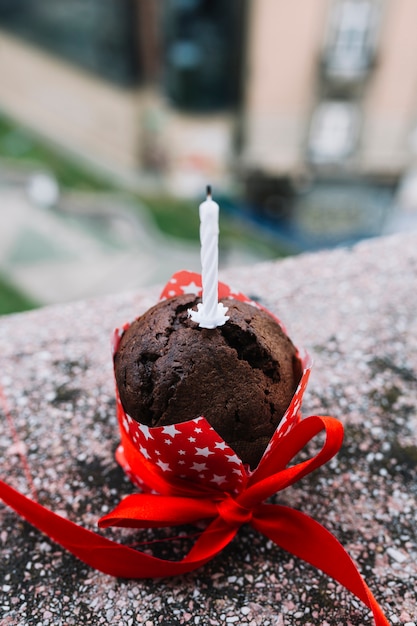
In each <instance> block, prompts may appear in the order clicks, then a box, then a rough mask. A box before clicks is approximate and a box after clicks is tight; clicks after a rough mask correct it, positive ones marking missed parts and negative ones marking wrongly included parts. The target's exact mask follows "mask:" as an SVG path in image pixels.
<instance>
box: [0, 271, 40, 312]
mask: <svg viewBox="0 0 417 626" xmlns="http://www.w3.org/2000/svg"><path fill="white" fill-rule="evenodd" d="M38 306H39V303H37V302H35V301H34V300H32V299H31V298H29V297H28V296H27V295H25V294H24V293H22V292H21V291H20V290H19V289H17V288H16V287H15V286H14V285H12V284H11V283H10V282H9V281H8V280H7V279H6V278H5V277H4V276H2V275H1V274H0V315H8V314H9V313H20V312H21V311H28V310H30V309H36V308H37V307H38Z"/></svg>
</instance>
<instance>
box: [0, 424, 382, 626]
mask: <svg viewBox="0 0 417 626" xmlns="http://www.w3.org/2000/svg"><path fill="white" fill-rule="evenodd" d="M322 431H324V432H325V434H326V438H325V441H324V444H323V446H322V448H321V450H320V451H319V452H318V453H317V454H316V455H315V456H313V457H312V458H309V459H308V460H306V461H303V462H301V463H297V464H294V465H290V463H291V461H292V459H293V458H294V457H295V455H296V454H297V453H298V452H300V451H301V450H302V449H303V448H304V446H305V445H306V444H307V443H308V442H309V441H311V440H313V439H314V438H315V437H316V436H317V435H318V434H319V433H320V432H322ZM342 439H343V426H342V425H341V424H340V422H338V421H337V420H336V419H334V418H332V417H321V416H312V417H308V418H306V419H304V420H302V421H300V422H299V423H298V424H296V425H295V426H294V427H293V428H292V429H291V430H290V431H289V432H288V433H287V434H286V435H285V437H283V438H282V440H281V442H279V444H278V446H277V449H276V451H275V452H274V454H273V455H271V456H270V457H269V459H265V462H264V463H262V464H261V465H260V466H259V468H258V469H257V470H256V471H255V472H254V473H253V474H252V475H251V476H250V477H249V479H248V482H247V484H246V486H245V487H244V488H243V489H242V491H241V492H239V494H238V495H234V496H232V495H230V494H229V493H222V492H220V491H218V490H214V489H212V490H211V489H208V490H207V492H205V493H202V491H201V487H200V486H198V488H196V487H193V486H192V484H191V483H184V481H183V483H184V484H182V485H181V484H180V483H178V484H177V485H176V484H174V483H171V482H167V481H165V480H164V477H163V476H162V475H158V476H157V481H158V489H159V494H158V495H156V494H143V493H139V494H133V495H130V496H127V497H126V498H125V499H124V500H122V501H121V503H120V504H119V505H118V506H117V507H116V508H115V509H114V510H113V511H112V512H111V513H109V514H108V515H106V516H104V517H103V518H101V520H100V521H99V525H100V526H101V527H107V526H129V527H134V528H150V527H170V526H174V525H181V524H188V523H195V522H198V521H201V520H206V521H207V526H206V528H205V530H204V531H203V532H202V534H201V535H200V536H199V538H198V539H197V540H196V542H195V543H194V545H193V547H192V548H191V550H190V551H189V552H188V554H187V555H186V556H185V557H184V558H183V559H182V560H181V561H167V560H164V559H159V558H156V557H153V556H149V555H147V554H143V553H142V552H139V551H137V550H135V549H133V548H129V547H127V546H123V545H121V544H118V543H116V542H113V541H111V540H109V539H106V538H104V537H102V536H100V535H98V534H97V533H94V532H92V531H89V530H86V529H84V528H82V527H80V526H78V525H77V524H75V523H73V522H70V521H69V520H67V519H64V518H62V517H60V516H59V515H56V514H55V513H53V512H52V511H50V510H48V509H46V508H45V507H43V506H41V505H40V504H38V503H37V502H34V501H33V500H30V499H29V498H27V497H26V496H24V495H23V494H21V493H19V492H18V491H16V490H15V489H13V488H12V487H10V486H8V485H7V484H6V483H5V482H3V481H0V497H1V498H2V499H3V501H4V502H5V504H7V505H8V506H10V507H11V508H13V509H14V510H15V511H16V512H17V513H18V514H19V515H21V516H22V517H24V518H25V519H26V520H27V521H29V522H30V523H31V524H33V525H34V526H36V527H37V528H38V529H39V530H41V531H42V532H44V533H46V534H47V535H48V536H49V537H50V538H51V539H53V540H54V541H56V542H57V543H59V544H60V545H61V546H63V547H64V548H65V549H66V550H68V551H70V552H72V553H73V554H74V555H75V556H77V557H78V558H79V559H81V560H82V561H84V562H85V563H87V564H88V565H90V566H92V567H94V568H96V569H98V570H100V571H102V572H104V573H106V574H109V575H111V576H118V577H124V578H153V577H157V578H160V577H166V576H173V575H178V574H183V573H186V572H189V571H191V570H194V569H196V568H198V567H200V566H202V565H204V564H205V563H207V562H208V561H209V560H210V559H212V558H213V557H214V556H215V555H216V554H218V553H219V552H220V551H221V550H222V549H223V548H224V547H225V546H226V545H227V544H228V543H229V542H230V541H231V540H232V539H233V537H234V536H235V535H236V533H237V532H238V530H239V528H240V526H242V524H245V523H249V524H250V525H251V526H252V527H253V528H254V529H256V530H257V531H259V532H260V533H262V534H264V535H265V536H266V537H268V538H269V539H271V540H272V541H273V542H274V543H275V544H276V545H278V546H280V547H281V548H283V549H284V550H287V551H288V552H290V553H292V554H294V555H295V556H297V557H299V558H301V559H303V560H304V561H306V562H308V563H310V564H311V565H313V566H314V567H317V568H319V569H321V570H322V571H323V572H325V573H326V574H328V575H329V576H331V577H333V578H334V579H335V580H336V581H337V582H339V583H341V584H342V585H343V586H344V587H345V588H346V589H348V590H349V591H351V592H352V593H353V594H354V595H356V596H357V597H358V598H359V599H360V600H361V601H362V602H363V603H364V604H365V605H366V606H367V607H369V608H370V609H371V610H372V612H373V615H374V619H375V624H376V625H377V626H387V625H389V622H388V620H387V619H386V617H385V616H384V614H383V612H382V610H381V608H380V606H379V605H378V603H377V601H376V600H375V598H374V596H373V595H372V593H371V591H370V589H369V588H368V586H367V585H366V583H365V581H364V580H363V578H362V577H361V575H360V573H359V571H358V569H357V567H356V566H355V564H354V562H353V561H352V559H351V558H350V556H349V555H348V553H347V552H346V551H345V549H344V548H343V546H342V545H341V544H340V543H339V541H338V540H337V539H336V538H335V537H334V536H333V535H332V534H331V533H330V532H329V531H327V530H326V529H325V528H324V527H323V526H321V525H320V524H319V523H318V522H316V521H315V520H313V519H312V518H310V517H308V516H307V515H305V514H304V513H301V512H299V511H296V510H294V509H291V508H289V507H286V506H282V505H278V504H266V503H265V500H266V499H268V498H269V497H271V496H272V495H274V494H275V493H277V492H279V491H281V490H283V489H285V488H286V487H289V486H290V485H292V484H294V483H295V482H297V481H298V480H300V479H301V478H303V477H304V476H306V475H307V474H309V473H310V472H312V471H313V470H315V469H316V468H318V467H320V466H321V465H323V464H324V463H326V462H327V461H329V459H331V458H332V457H333V456H334V455H335V454H336V453H337V452H338V450H339V448H340V446H341V444H342ZM123 445H127V446H129V442H128V439H127V438H126V440H125V441H124V442H123ZM125 452H126V450H125ZM130 453H131V454H132V455H133V449H132V450H130ZM128 454H129V451H128ZM143 469H145V468H144V466H142V470H143ZM148 471H149V476H148V475H147V478H149V479H150V480H149V483H150V484H151V485H152V482H153V479H156V475H155V474H152V473H153V470H152V468H148Z"/></svg>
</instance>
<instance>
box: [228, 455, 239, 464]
mask: <svg viewBox="0 0 417 626" xmlns="http://www.w3.org/2000/svg"><path fill="white" fill-rule="evenodd" d="M227 460H228V461H229V463H237V464H238V465H240V464H241V463H242V461H241V460H240V459H239V457H238V456H237V454H231V455H227Z"/></svg>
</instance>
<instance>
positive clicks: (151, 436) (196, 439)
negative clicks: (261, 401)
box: [113, 271, 311, 494]
mask: <svg viewBox="0 0 417 626" xmlns="http://www.w3.org/2000/svg"><path fill="white" fill-rule="evenodd" d="M201 291H202V285H201V276H200V275H199V274H196V273H193V272H187V271H182V272H177V273H176V274H174V275H173V276H172V278H171V279H170V280H169V282H168V283H167V285H166V286H165V288H164V289H163V291H162V294H161V297H160V299H161V300H164V299H166V298H170V297H173V296H177V295H183V294H187V293H193V294H195V295H197V296H200V295H201ZM219 298H234V299H236V300H240V301H242V302H247V303H249V304H251V305H253V306H254V307H256V308H259V309H263V310H265V311H266V312H267V313H268V314H269V315H271V317H273V318H274V319H275V320H276V321H277V323H278V324H279V325H280V326H281V328H282V329H283V330H284V332H286V331H285V328H284V326H283V324H282V323H281V322H280V320H279V319H278V318H277V317H275V316H274V315H272V313H270V312H269V311H267V310H266V309H265V308H264V307H261V306H260V305H259V304H258V303H257V302H254V301H253V300H251V299H250V298H248V297H247V296H245V295H244V294H242V293H240V292H237V291H234V290H232V289H231V288H230V287H228V286H227V285H225V284H224V283H219ZM127 328H129V324H125V325H124V326H123V328H122V329H117V330H116V331H115V333H114V337H113V354H115V353H116V352H117V350H118V347H119V343H120V339H121V337H122V335H123V333H124V332H125V331H126V330H127ZM298 355H299V357H300V359H301V362H302V365H303V374H302V377H301V380H300V383H299V385H298V387H297V389H296V391H295V393H294V396H293V398H292V400H291V402H290V405H289V407H288V409H287V411H286V412H285V415H284V416H283V418H282V420H281V422H280V424H279V425H278V427H277V429H276V431H275V433H274V434H273V436H272V438H271V440H270V442H269V444H268V447H267V448H266V450H265V452H264V454H263V456H262V459H261V461H260V463H259V465H258V468H259V469H262V466H263V465H264V463H265V462H266V461H267V460H268V459H269V457H271V456H273V455H274V451H275V450H276V447H277V444H278V442H279V441H280V440H281V438H282V437H283V436H284V435H285V434H286V433H288V432H289V430H290V429H291V428H292V427H293V426H294V425H295V424H297V422H299V420H300V419H301V413H300V407H301V402H302V398H303V394H304V391H305V388H306V386H307V382H308V378H309V374H310V369H311V361H310V358H309V356H308V355H307V354H304V355H303V356H302V357H301V356H300V352H299V351H298ZM116 399H117V413H118V419H119V426H120V431H121V434H122V444H121V445H120V446H119V448H118V450H117V453H116V458H117V461H118V462H119V463H120V465H121V466H122V467H123V469H124V471H125V472H126V473H127V475H128V476H129V478H130V479H131V480H132V482H134V483H135V484H136V485H138V486H139V487H141V488H142V489H144V490H149V489H150V490H153V491H158V489H157V484H158V482H159V481H158V480H157V478H155V477H157V476H161V477H163V479H164V482H169V483H171V484H172V486H173V488H174V487H175V489H178V488H180V487H181V483H182V482H183V481H185V482H186V483H187V488H189V483H190V482H191V483H192V484H193V485H194V486H195V489H196V490H198V489H202V490H203V492H207V491H215V490H220V491H221V492H222V493H224V492H226V493H234V494H236V493H239V492H240V491H241V490H242V489H244V488H245V486H246V484H247V481H248V478H249V477H250V476H251V474H252V473H253V472H251V471H250V469H249V467H248V466H245V465H244V464H243V463H242V461H241V459H240V458H239V457H238V456H237V454H236V453H235V452H234V451H233V449H232V448H230V446H228V445H227V443H226V442H225V441H224V440H223V439H222V438H221V437H220V435H218V433H217V432H216V431H215V430H214V428H213V427H212V426H211V425H210V424H209V423H208V421H207V420H206V419H205V418H204V417H203V416H200V417H197V418H195V419H193V420H189V421H186V422H181V423H179V424H173V425H170V426H161V427H153V428H149V427H148V426H144V425H142V424H139V423H138V422H136V421H135V420H133V419H132V418H131V417H130V416H129V415H128V414H127V413H126V412H125V411H124V409H123V406H122V404H121V402H120V397H119V393H118V391H117V387H116ZM129 450H130V453H129ZM141 460H142V463H141V462H140V461H141ZM145 468H146V469H145ZM258 468H257V469H258ZM147 470H148V471H147ZM255 471H256V470H255ZM149 473H151V476H149ZM145 476H146V477H147V478H145ZM149 480H150V481H151V483H150V484H149Z"/></svg>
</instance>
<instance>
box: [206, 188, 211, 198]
mask: <svg viewBox="0 0 417 626" xmlns="http://www.w3.org/2000/svg"><path fill="white" fill-rule="evenodd" d="M206 195H207V200H211V185H207V187H206Z"/></svg>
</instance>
